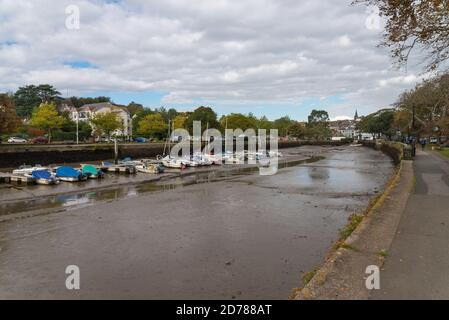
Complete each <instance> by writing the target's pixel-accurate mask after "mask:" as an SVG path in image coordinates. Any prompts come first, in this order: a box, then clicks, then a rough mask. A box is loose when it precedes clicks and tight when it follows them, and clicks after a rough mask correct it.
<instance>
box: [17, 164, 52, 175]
mask: <svg viewBox="0 0 449 320" xmlns="http://www.w3.org/2000/svg"><path fill="white" fill-rule="evenodd" d="M46 169H48V168H47V167H43V166H41V165H40V164H36V165H34V166H30V165H26V164H24V165H21V166H20V167H19V168H18V169H15V170H13V171H12V173H13V174H17V175H25V174H29V175H31V173H32V172H33V171H36V170H46Z"/></svg>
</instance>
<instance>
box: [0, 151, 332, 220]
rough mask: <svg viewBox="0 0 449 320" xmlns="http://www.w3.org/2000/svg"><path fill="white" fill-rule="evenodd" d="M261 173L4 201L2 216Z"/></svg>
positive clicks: (204, 175)
mask: <svg viewBox="0 0 449 320" xmlns="http://www.w3.org/2000/svg"><path fill="white" fill-rule="evenodd" d="M323 159H324V157H320V156H314V157H311V158H309V159H305V160H297V161H291V162H280V163H279V164H278V169H285V168H291V167H295V166H300V165H303V164H309V163H314V162H317V161H320V160H323ZM257 172H259V168H258V167H243V168H238V169H235V168H233V169H231V170H217V171H212V172H198V173H196V174H192V175H188V176H185V177H177V178H174V179H173V178H169V180H167V181H163V180H161V181H156V182H146V183H142V184H138V185H132V186H120V187H117V188H114V187H108V188H107V189H103V190H95V191H85V192H78V193H70V194H60V195H52V196H43V197H37V198H35V199H32V200H26V201H23V200H18V201H15V202H9V203H8V202H7V203H2V204H0V216H4V215H9V214H15V213H22V212H29V211H35V210H43V209H64V210H69V209H77V208H82V207H86V206H90V205H93V204H95V203H98V202H107V201H114V200H119V199H123V198H132V197H137V196H139V195H142V194H145V193H149V192H163V191H169V190H175V189H176V188H180V187H187V186H190V185H196V184H203V183H213V182H219V181H223V180H229V179H232V178H238V177H241V176H245V175H253V174H256V173H257Z"/></svg>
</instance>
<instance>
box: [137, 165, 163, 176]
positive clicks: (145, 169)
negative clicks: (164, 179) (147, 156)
mask: <svg viewBox="0 0 449 320" xmlns="http://www.w3.org/2000/svg"><path fill="white" fill-rule="evenodd" d="M136 169H137V171H138V172H142V173H153V174H159V173H163V172H164V167H162V165H160V164H158V163H148V162H142V163H141V164H137V165H136Z"/></svg>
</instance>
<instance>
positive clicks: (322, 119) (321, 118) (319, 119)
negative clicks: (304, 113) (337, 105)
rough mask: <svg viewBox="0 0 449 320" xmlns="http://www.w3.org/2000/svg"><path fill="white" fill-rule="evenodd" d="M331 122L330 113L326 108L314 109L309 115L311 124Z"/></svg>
mask: <svg viewBox="0 0 449 320" xmlns="http://www.w3.org/2000/svg"><path fill="white" fill-rule="evenodd" d="M326 122H329V113H327V111H325V110H312V112H311V113H310V115H309V117H308V123H309V125H310V126H313V125H317V124H323V123H326Z"/></svg>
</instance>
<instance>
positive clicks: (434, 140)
mask: <svg viewBox="0 0 449 320" xmlns="http://www.w3.org/2000/svg"><path fill="white" fill-rule="evenodd" d="M430 143H431V144H437V143H438V138H437V137H431V138H430Z"/></svg>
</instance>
